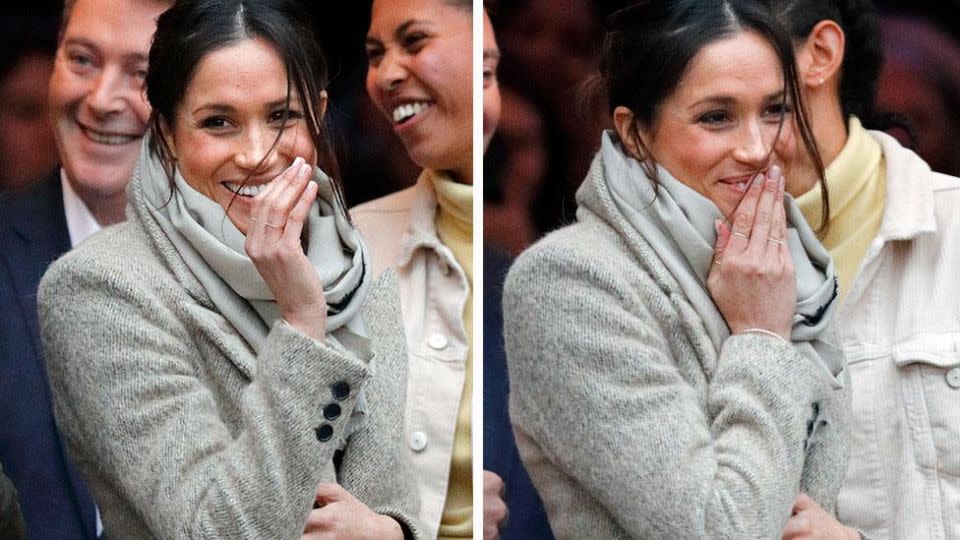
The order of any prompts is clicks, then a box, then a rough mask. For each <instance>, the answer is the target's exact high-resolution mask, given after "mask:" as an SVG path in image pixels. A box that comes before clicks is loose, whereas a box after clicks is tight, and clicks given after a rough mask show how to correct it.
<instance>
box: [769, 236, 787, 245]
mask: <svg viewBox="0 0 960 540" xmlns="http://www.w3.org/2000/svg"><path fill="white" fill-rule="evenodd" d="M767 242H776V243H777V244H780V245H781V246H782V245H783V240H780V239H779V238H774V237H772V236H768V237H767Z"/></svg>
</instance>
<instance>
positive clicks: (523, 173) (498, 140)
mask: <svg viewBox="0 0 960 540" xmlns="http://www.w3.org/2000/svg"><path fill="white" fill-rule="evenodd" d="M627 4H629V2H625V1H623V0H500V1H488V2H487V6H488V8H489V9H490V11H491V15H492V19H493V26H494V29H495V31H496V34H497V41H498V43H499V46H500V50H501V53H502V54H501V56H502V58H501V61H500V71H499V80H500V93H501V95H502V97H503V105H502V112H501V120H500V126H499V128H498V130H497V133H496V135H495V136H494V139H493V141H492V142H491V145H490V150H489V151H488V152H487V154H486V156H485V159H484V201H485V204H484V239H485V242H486V244H487V245H488V247H495V248H497V249H499V250H501V251H503V252H504V253H507V254H510V255H516V254H518V253H519V252H520V251H522V250H523V249H524V248H525V247H526V246H528V245H529V244H530V243H532V242H533V241H534V240H536V239H537V238H539V237H540V236H541V235H542V234H544V233H546V232H549V231H551V230H553V229H555V228H557V227H558V226H560V225H563V224H564V223H567V222H569V221H571V220H572V219H573V218H574V214H575V210H576V205H575V203H574V193H575V192H576V189H577V187H578V186H579V185H580V183H581V181H582V180H583V177H584V175H585V174H586V171H587V169H588V168H589V164H590V161H591V159H592V158H593V155H594V153H595V152H596V150H597V148H598V146H599V141H600V137H599V134H600V130H602V129H604V128H605V127H607V122H608V119H607V112H606V108H605V105H604V104H603V103H602V100H600V102H597V100H591V99H590V94H591V89H590V87H589V82H588V81H590V79H591V77H592V76H593V75H594V74H595V73H596V70H597V66H598V58H597V53H598V51H599V47H600V40H601V39H602V33H603V25H604V21H605V20H606V18H607V16H608V15H609V14H610V13H612V12H613V11H615V10H616V9H619V8H620V7H622V6H624V5H627ZM876 4H877V6H878V9H879V10H880V11H881V13H882V28H883V35H884V39H885V44H884V45H885V57H886V65H885V68H884V70H883V74H882V76H881V80H880V84H879V92H878V96H877V98H878V103H879V108H880V109H881V110H885V111H889V112H899V113H902V114H903V115H904V116H906V117H907V118H908V119H909V120H910V122H911V125H912V127H913V131H914V133H915V143H916V144H915V145H914V150H915V151H917V153H918V154H920V155H921V156H922V157H923V158H924V159H925V160H926V161H927V162H928V163H930V165H931V166H932V167H933V169H934V170H937V171H940V172H944V173H948V174H951V175H955V176H957V175H960V0H878V1H876ZM891 134H892V135H894V136H896V137H898V138H899V139H901V141H904V142H906V141H907V139H908V134H907V133H904V132H891Z"/></svg>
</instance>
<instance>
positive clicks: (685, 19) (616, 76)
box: [601, 0, 830, 231]
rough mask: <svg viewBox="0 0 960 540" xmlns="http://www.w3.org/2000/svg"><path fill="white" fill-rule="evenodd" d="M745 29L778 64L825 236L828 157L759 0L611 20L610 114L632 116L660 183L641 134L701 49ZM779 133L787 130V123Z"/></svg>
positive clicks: (710, 2)
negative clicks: (621, 110)
mask: <svg viewBox="0 0 960 540" xmlns="http://www.w3.org/2000/svg"><path fill="white" fill-rule="evenodd" d="M744 31H752V32H756V33H757V34H759V35H760V36H761V37H763V38H764V39H765V40H766V41H767V42H768V43H769V44H770V46H771V47H772V48H773V50H774V51H775V52H776V54H777V57H778V58H779V60H780V65H781V67H782V69H783V81H784V90H785V93H786V96H785V98H786V99H787V102H788V103H791V104H793V107H794V108H793V111H794V112H793V114H794V116H795V118H796V122H797V127H798V131H799V133H800V138H801V139H802V142H803V145H804V147H805V149H806V151H807V153H808V154H809V155H810V157H811V159H812V161H813V163H814V166H815V167H816V171H817V175H818V176H819V182H820V184H821V187H822V188H823V190H822V194H823V215H822V216H821V217H822V221H821V224H822V226H821V231H822V230H823V225H825V224H826V223H827V222H828V221H829V219H828V218H829V216H830V202H829V199H828V197H827V190H826V185H825V180H824V166H823V159H822V158H821V156H820V152H819V151H818V149H817V145H816V142H815V141H814V138H813V132H812V130H811V128H810V122H809V120H808V116H807V111H806V106H805V104H804V100H803V93H802V92H801V89H800V81H799V78H798V76H797V67H796V60H795V57H794V52H793V44H792V42H791V41H790V38H789V37H788V35H787V33H786V31H785V30H784V29H783V28H782V27H781V26H780V23H779V22H778V21H777V20H776V19H775V18H774V17H773V16H772V14H771V13H770V12H769V11H768V10H767V9H766V8H765V7H764V6H763V5H762V3H760V2H757V1H756V0H719V1H718V0H668V1H663V0H659V1H657V0H647V1H642V2H637V3H635V4H634V5H632V6H630V7H627V8H624V9H621V10H619V11H617V12H615V13H614V14H613V15H611V17H610V19H609V21H608V29H607V32H606V35H605V37H604V42H603V51H602V63H601V82H602V84H603V86H604V87H605V90H606V96H607V107H608V108H609V112H610V114H611V115H612V114H613V111H614V110H615V109H616V108H617V107H619V106H624V107H626V108H628V109H630V111H631V112H632V113H633V117H634V123H633V125H632V129H633V135H634V136H635V139H636V141H637V144H638V145H639V147H640V151H641V154H642V156H643V158H644V159H643V161H642V165H643V167H644V170H645V172H646V173H647V175H648V176H649V177H650V178H651V180H652V181H653V182H654V183H656V182H657V178H658V175H657V168H656V158H655V156H653V155H652V154H651V153H650V151H649V149H648V148H647V147H646V145H645V144H644V142H643V140H642V138H641V137H640V127H641V126H646V127H650V126H653V124H654V123H655V121H656V120H657V117H658V114H659V108H660V106H661V105H662V104H663V102H664V100H665V99H666V98H667V97H668V96H669V95H670V94H671V93H672V92H673V91H674V90H676V87H677V85H678V84H679V83H680V80H681V79H682V78H683V76H684V74H685V73H686V70H687V67H688V65H689V64H690V62H691V61H692V60H693V58H694V57H695V56H696V54H697V53H698V52H700V50H702V49H703V48H704V47H706V46H707V45H710V44H711V43H714V42H717V41H720V40H722V39H726V38H729V37H731V36H734V35H736V34H737V33H740V32H744ZM780 129H783V123H782V121H781V124H780ZM778 136H779V132H778ZM771 152H772V149H771ZM758 172H759V171H758Z"/></svg>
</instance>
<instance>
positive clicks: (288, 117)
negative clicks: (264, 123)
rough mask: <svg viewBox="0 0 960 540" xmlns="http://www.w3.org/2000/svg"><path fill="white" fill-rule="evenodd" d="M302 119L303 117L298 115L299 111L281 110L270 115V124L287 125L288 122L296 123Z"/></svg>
mask: <svg viewBox="0 0 960 540" xmlns="http://www.w3.org/2000/svg"><path fill="white" fill-rule="evenodd" d="M301 118H303V115H302V114H300V111H296V110H294V109H283V110H279V111H275V112H274V113H273V114H271V115H270V121H271V122H275V123H276V122H279V123H287V122H290V121H296V120H299V119H301Z"/></svg>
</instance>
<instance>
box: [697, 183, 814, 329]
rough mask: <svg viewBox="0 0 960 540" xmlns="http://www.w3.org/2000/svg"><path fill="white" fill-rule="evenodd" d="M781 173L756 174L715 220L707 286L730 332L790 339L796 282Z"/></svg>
mask: <svg viewBox="0 0 960 540" xmlns="http://www.w3.org/2000/svg"><path fill="white" fill-rule="evenodd" d="M783 185H784V182H783V175H782V174H781V172H780V168H779V167H777V166H773V167H771V169H770V172H769V174H768V175H763V174H758V175H757V177H756V179H755V180H754V181H753V182H752V183H751V185H750V187H749V188H748V189H747V193H746V194H745V195H744V197H743V200H741V201H740V205H739V206H737V209H736V210H735V211H734V214H733V229H732V230H731V229H730V228H728V227H727V225H726V224H725V223H722V222H718V224H717V245H716V251H715V253H714V257H713V267H712V268H711V270H710V276H709V277H708V278H707V288H708V289H709V291H710V296H712V297H713V300H714V302H715V303H716V304H717V308H718V309H719V310H720V313H721V314H722V315H723V318H724V319H725V320H726V321H727V325H728V326H729V327H730V331H731V332H732V333H734V334H736V333H738V332H743V331H744V330H747V329H753V328H758V329H762V330H767V331H769V332H773V333H775V334H777V335H779V336H781V337H783V338H784V339H786V340H789V339H790V331H791V328H792V327H793V313H794V311H795V305H796V301H797V300H796V299H797V286H796V282H795V281H794V276H793V260H792V259H791V257H790V251H789V250H788V249H787V245H786V237H787V225H786V215H785V211H784V208H783Z"/></svg>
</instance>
